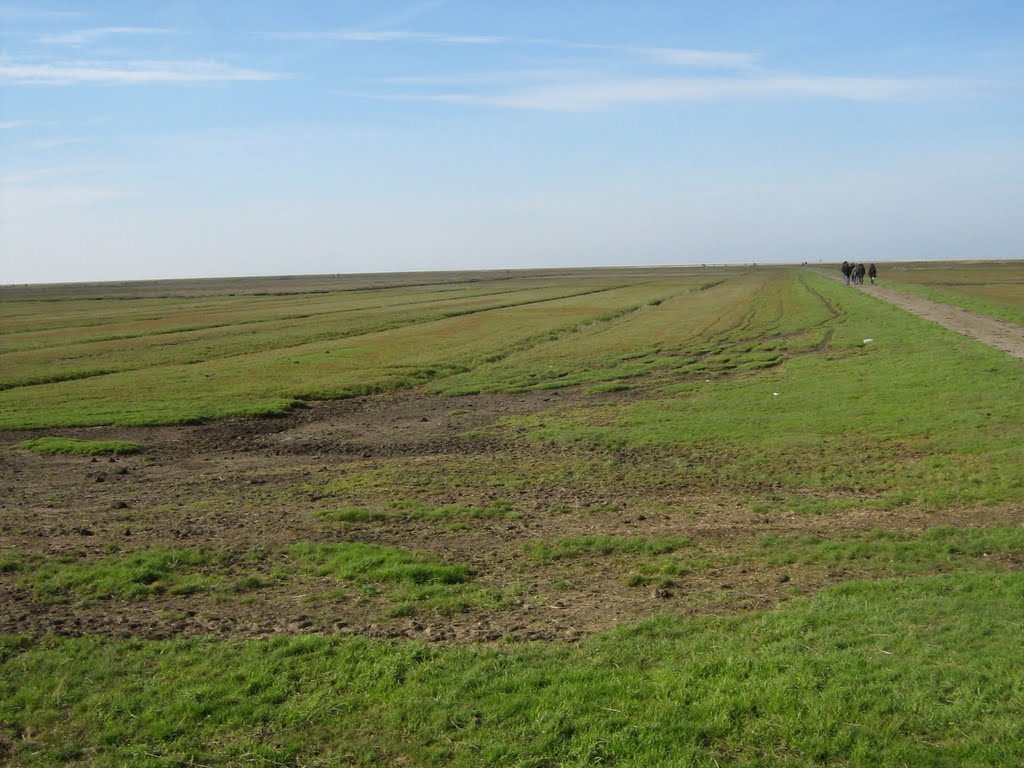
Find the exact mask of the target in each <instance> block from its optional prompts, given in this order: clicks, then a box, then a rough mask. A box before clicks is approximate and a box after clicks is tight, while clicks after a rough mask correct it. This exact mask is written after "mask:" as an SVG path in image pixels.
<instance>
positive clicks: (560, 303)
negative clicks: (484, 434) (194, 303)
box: [0, 280, 665, 429]
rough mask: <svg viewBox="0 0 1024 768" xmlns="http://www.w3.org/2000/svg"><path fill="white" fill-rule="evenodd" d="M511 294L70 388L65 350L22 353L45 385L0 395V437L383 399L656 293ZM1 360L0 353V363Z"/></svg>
mask: <svg viewBox="0 0 1024 768" xmlns="http://www.w3.org/2000/svg"><path fill="white" fill-rule="evenodd" d="M595 283H596V284H595ZM519 288H521V286H518V287H517V286H509V287H508V289H507V292H506V293H505V294H500V295H497V296H493V297H491V298H489V299H488V301H487V303H485V305H483V306H474V307H471V308H451V309H450V310H449V311H440V312H439V313H438V311H433V312H432V313H426V314H422V313H421V314H417V315H415V316H413V317H410V318H407V321H405V320H401V318H399V317H397V316H396V317H392V316H391V315H390V314H388V313H389V312H391V311H392V310H390V309H385V310H384V315H383V317H381V318H378V319H377V320H373V321H372V322H371V321H370V320H369V319H368V320H366V323H368V324H364V325H362V326H359V327H358V328H355V329H353V328H349V326H348V325H346V326H345V327H346V328H349V331H351V333H349V331H345V332H342V330H339V331H338V333H337V334H336V337H334V338H323V337H322V335H319V334H321V331H322V328H323V326H322V324H320V320H322V318H319V319H318V318H315V317H314V318H310V319H308V320H304V321H303V322H304V323H305V325H304V328H305V330H304V331H302V333H304V334H305V335H304V336H303V335H301V334H300V335H299V336H289V335H288V334H287V333H285V332H284V331H280V329H262V330H261V329H260V328H258V327H257V328H251V329H250V328H248V327H247V326H246V324H244V323H243V324H241V327H240V328H236V329H235V331H234V334H235V335H232V336H231V337H229V338H227V339H208V340H205V341H204V342H203V343H202V350H201V354H200V353H199V352H198V351H197V352H196V355H197V356H193V357H191V358H188V359H184V358H181V357H175V355H177V354H178V353H177V352H175V351H174V350H177V347H175V346H172V347H171V348H170V349H171V351H172V352H174V354H171V356H170V357H167V358H149V357H147V355H148V354H150V353H149V352H146V353H145V354H142V353H140V354H139V355H136V354H134V353H129V352H125V353H124V354H125V359H126V360H128V361H129V362H130V364H129V365H128V366H127V367H126V368H124V369H121V370H117V371H116V372H113V373H108V374H105V375H94V376H87V377H79V376H78V372H75V375H74V377H72V380H64V381H52V377H51V378H46V377H47V376H49V374H48V373H46V371H45V369H46V366H48V365H49V364H50V362H49V361H52V360H53V359H60V358H61V355H62V354H63V353H61V352H60V351H59V350H47V349H45V348H44V349H43V350H42V351H40V352H38V353H37V352H33V353H32V354H33V355H35V356H36V357H38V358H39V359H38V360H37V359H36V357H33V358H32V359H30V360H27V361H24V367H23V369H22V373H21V374H19V375H21V376H22V377H23V379H24V381H25V382H31V381H52V383H38V384H36V385H34V386H25V385H22V386H17V385H13V386H12V388H9V389H7V390H5V391H0V429H23V428H44V427H53V426H92V425H102V424H123V425H141V424H182V423H194V422H197V421H202V420H207V419H213V418H221V417H226V416H251V415H279V414H282V413H284V412H286V411H287V410H288V409H290V408H293V407H295V406H296V405H298V404H300V403H301V402H303V401H307V400H317V399H332V398H343V397H352V396H356V395H364V394H372V393H377V392H386V391H391V390H395V389H401V388H407V387H412V386H416V385H418V384H423V383H425V382H427V381H430V380H432V379H435V378H443V377H446V376H450V375H453V374H455V373H460V372H463V371H466V370H469V369H471V368H473V367H474V366H476V365H481V364H485V363H487V362H488V361H496V360H499V359H501V358H502V357H503V356H505V355H507V354H509V353H511V352H513V351H516V350H523V349H528V348H530V347H532V346H535V345H538V344H544V343H547V342H550V341H551V340H552V339H557V338H560V337H561V336H562V335H564V334H571V333H573V332H574V331H575V330H576V329H578V328H580V327H583V326H590V325H594V324H601V323H603V322H605V321H604V320H603V318H605V317H606V316H609V313H610V314H611V315H612V316H614V315H616V314H617V313H618V312H621V311H625V310H626V309H628V308H630V307H633V306H636V304H637V302H638V301H643V300H646V299H648V298H650V297H651V296H652V295H654V294H660V293H662V292H664V290H665V288H664V286H662V285H660V284H657V283H654V282H636V283H635V284H634V281H620V282H619V283H618V284H616V283H615V282H612V281H607V280H597V281H594V282H592V283H591V284H589V285H587V284H586V283H584V284H582V285H575V286H569V285H566V284H565V282H564V281H555V282H554V284H552V285H543V284H542V285H541V286H540V287H536V288H531V290H530V291H526V292H525V293H524V294H520V292H519ZM290 300H291V302H292V305H293V311H294V310H295V307H297V306H301V299H300V298H294V297H293V298H291V299H290ZM360 312H361V313H364V314H365V313H367V312H370V310H369V309H367V308H365V307H363V308H361V309H358V312H357V313H356V314H355V315H353V317H351V318H350V317H349V316H348V315H347V314H346V315H345V319H346V320H345V322H346V323H349V324H351V322H357V321H358V318H359V316H360V315H359V313H360ZM371 314H373V313H372V312H371ZM374 323H376V325H374ZM279 333H284V336H280V337H279ZM238 334H241V337H240V338H241V339H242V341H237V339H236V336H237V335H238ZM236 341H237V343H236ZM238 344H242V345H248V346H247V347H246V346H242V347H240V346H238ZM95 352H96V359H97V361H98V362H97V365H98V366H99V368H101V369H103V370H109V369H110V363H109V360H110V358H111V355H110V354H107V353H106V352H104V351H103V350H102V349H99V350H96V351H95ZM10 354H21V353H10ZM26 354H27V353H26ZM154 354H155V353H154ZM169 354H170V353H169ZM5 357H7V355H0V364H2V363H3V362H4V358H5ZM136 365H139V366H141V367H133V366H136ZM39 377H42V378H39Z"/></svg>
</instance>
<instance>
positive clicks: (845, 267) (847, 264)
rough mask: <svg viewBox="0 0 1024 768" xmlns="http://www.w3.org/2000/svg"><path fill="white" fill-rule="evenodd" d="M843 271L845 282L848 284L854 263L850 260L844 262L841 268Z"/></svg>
mask: <svg viewBox="0 0 1024 768" xmlns="http://www.w3.org/2000/svg"><path fill="white" fill-rule="evenodd" d="M839 269H840V271H841V272H842V273H843V282H844V283H846V284H847V285H849V284H850V274H851V273H852V272H853V265H852V264H850V262H848V261H844V262H843V266H842V267H840V268H839Z"/></svg>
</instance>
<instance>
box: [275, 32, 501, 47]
mask: <svg viewBox="0 0 1024 768" xmlns="http://www.w3.org/2000/svg"><path fill="white" fill-rule="evenodd" d="M267 37H270V38H272V39H274V40H326V41H335V42H347V43H402V42H414V43H439V44H442V45H497V44H499V43H504V42H510V41H509V39H508V38H504V37H497V36H493V35H447V34H437V33H434V32H411V31H409V30H404V29H380V30H365V29H351V30H325V31H323V32H275V33H271V34H268V35H267Z"/></svg>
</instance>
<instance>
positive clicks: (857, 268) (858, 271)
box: [841, 261, 878, 285]
mask: <svg viewBox="0 0 1024 768" xmlns="http://www.w3.org/2000/svg"><path fill="white" fill-rule="evenodd" d="M841 270H842V273H843V282H844V283H846V284H847V285H864V273H865V272H867V275H868V278H869V279H870V280H871V284H872V285H874V284H875V278H876V277H878V270H877V269H875V265H874V264H872V265H871V266H869V267H868V268H867V269H864V265H863V264H852V263H850V262H849V261H844V262H843V266H842V267H841Z"/></svg>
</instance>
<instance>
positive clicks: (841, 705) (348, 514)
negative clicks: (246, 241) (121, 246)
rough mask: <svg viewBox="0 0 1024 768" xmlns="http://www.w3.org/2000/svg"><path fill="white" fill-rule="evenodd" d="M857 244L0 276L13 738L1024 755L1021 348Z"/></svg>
mask: <svg viewBox="0 0 1024 768" xmlns="http://www.w3.org/2000/svg"><path fill="white" fill-rule="evenodd" d="M880 275H881V281H880V282H881V286H884V287H887V288H892V289H896V290H897V291H899V292H900V293H901V294H902V295H905V296H908V297H911V298H914V299H916V300H925V299H928V300H930V301H932V302H939V303H940V304H943V305H948V306H951V307H958V308H959V309H965V310H969V311H971V312H973V313H977V314H979V315H983V316H987V317H991V318H996V319H998V320H1001V321H1003V322H1004V323H1010V324H1011V325H1020V324H1022V323H1024V264H1022V263H1021V262H1006V263H999V264H991V263H990V264H967V263H961V264H930V265H922V264H904V265H880ZM837 276H838V268H833V267H829V268H828V269H825V268H822V269H809V268H797V267H743V268H740V267H735V268H657V269H648V270H642V269H633V270H625V269H623V270H611V269H610V270H589V271H588V270H568V271H554V270H551V271H540V272H520V273H486V272H484V273H447V274H435V275H430V274H422V275H398V276H391V277H388V276H365V277H347V276H324V277H317V278H290V279H288V278H260V279H250V280H245V279H239V280H235V281H232V280H217V281H192V282H190V281H174V282H166V283H145V284H142V283H140V284H116V285H115V284H111V285H102V286H100V285H97V286H31V287H25V288H5V289H2V290H0V430H2V431H0V487H2V489H3V494H2V495H0V662H2V664H0V763H2V762H4V761H6V762H8V763H10V764H12V765H26V766H43V765H55V764H65V765H100V766H119V765H149V766H183V765H223V766H228V765H232V766H233V765H261V766H263V765H265V766H272V765H292V766H312V765H324V766H327V765H364V766H370V765H417V766H419V765H424V766H426V765H457V766H477V765H501V766H507V765H509V766H556V765H579V766H583V765H598V764H600V765H623V766H626V765H631V766H632V765H680V766H683V765H687V766H690V765H693V766H703V765H707V766H716V765H740V766H778V765H787V766H812V765H833V766H910V765H912V766H949V765H991V766H996V765H1000V766H1002V765H1019V764H1024V732H1022V727H1021V723H1022V722H1024V683H1022V679H1021V676H1020V674H1019V667H1020V663H1019V662H1020V647H1021V642H1020V638H1021V637H1022V636H1024V471H1022V468H1024V360H1022V359H1021V356H1020V355H1018V356H1014V354H1008V353H1007V352H1004V351H1000V350H997V349H993V348H991V347H989V346H986V345H985V344H984V343H981V342H980V341H978V340H975V339H969V338H966V337H964V336H961V335H958V334H956V333H954V332H952V331H950V330H947V329H946V328H943V327H941V326H940V325H937V324H935V323H932V322H929V321H926V320H924V319H921V318H919V317H917V316H915V315H914V314H912V313H910V312H907V311H904V310H903V309H898V308H896V307H894V306H892V305H891V304H889V303H886V302H885V301H882V300H881V299H880V298H879V296H878V295H875V294H873V293H872V292H871V287H870V286H866V287H865V289H860V288H857V287H848V286H844V285H843V284H842V283H841V282H840V281H838V280H837V279H836V277H837ZM1022 354H1024V353H1022Z"/></svg>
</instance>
